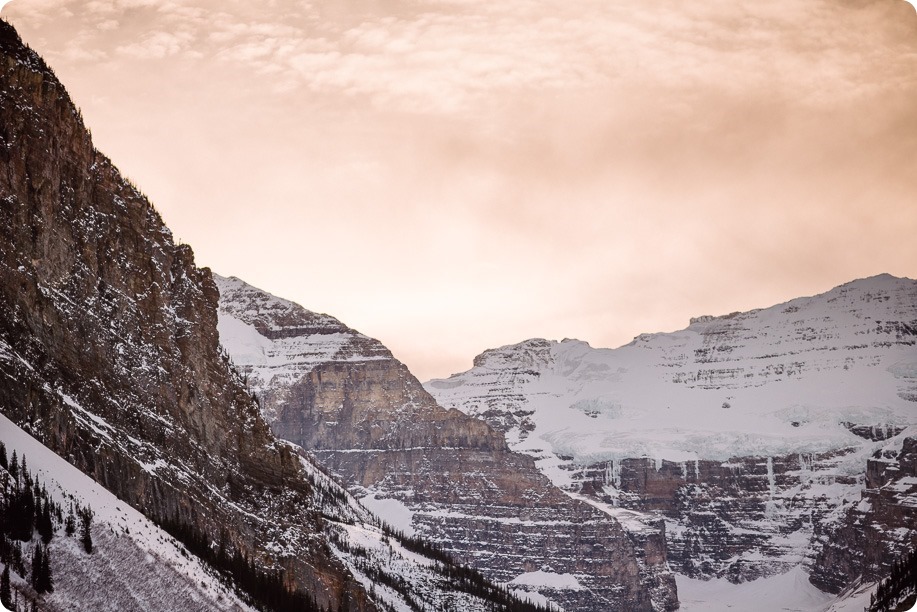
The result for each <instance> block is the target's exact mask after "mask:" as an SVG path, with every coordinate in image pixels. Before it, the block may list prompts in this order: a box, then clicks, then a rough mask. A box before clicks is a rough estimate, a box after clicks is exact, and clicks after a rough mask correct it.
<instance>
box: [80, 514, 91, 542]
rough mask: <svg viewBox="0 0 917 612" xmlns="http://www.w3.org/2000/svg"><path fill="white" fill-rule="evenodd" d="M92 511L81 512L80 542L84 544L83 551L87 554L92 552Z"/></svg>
mask: <svg viewBox="0 0 917 612" xmlns="http://www.w3.org/2000/svg"><path fill="white" fill-rule="evenodd" d="M91 528H92V509H91V508H88V507H87V508H84V509H82V510H80V542H82V543H83V549H84V550H85V551H86V552H87V553H91V552H92V532H91Z"/></svg>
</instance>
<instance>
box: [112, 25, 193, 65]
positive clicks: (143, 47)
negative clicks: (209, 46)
mask: <svg viewBox="0 0 917 612" xmlns="http://www.w3.org/2000/svg"><path fill="white" fill-rule="evenodd" d="M191 38H192V37H191V36H189V35H181V34H173V33H171V32H153V33H151V34H147V35H146V36H144V37H143V39H142V40H140V41H139V42H136V43H131V44H128V45H123V46H120V47H118V48H117V52H118V53H120V54H122V55H127V56H131V57H136V58H139V59H161V58H164V57H168V56H170V55H176V54H178V53H180V52H181V51H183V50H184V49H185V47H186V46H187V45H188V43H189V41H190V39H191Z"/></svg>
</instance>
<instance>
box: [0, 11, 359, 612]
mask: <svg viewBox="0 0 917 612" xmlns="http://www.w3.org/2000/svg"><path fill="white" fill-rule="evenodd" d="M0 52H2V55H0V73H2V74H0V79H2V81H0V119H2V121H0V165H2V168H3V172H2V173H0V203H2V204H0V278H2V282H0V409H2V410H3V412H4V414H6V415H7V416H9V417H10V418H11V419H12V420H13V421H14V422H16V423H17V424H19V425H21V426H22V427H23V428H25V429H26V430H27V431H29V432H30V433H32V434H33V435H34V436H36V437H37V438H39V439H40V440H42V441H43V442H44V443H45V444H46V445H47V446H48V447H50V448H52V449H53V450H54V451H55V452H57V453H58V454H60V455H62V456H63V457H65V458H67V459H68V460H69V461H70V462H71V463H73V464H74V465H76V466H77V467H79V468H80V469H81V470H82V471H84V472H85V473H87V474H89V475H91V476H92V477H93V478H94V479H95V480H96V481H97V482H99V483H101V484H103V485H104V486H105V487H106V488H107V489H109V490H110V491H112V492H113V493H115V494H116V495H117V496H118V497H120V498H122V499H124V500H126V501H128V502H129V503H130V504H131V505H133V506H134V507H136V508H139V509H141V510H142V511H143V512H144V513H145V514H147V515H148V516H150V517H151V518H154V519H155V520H157V521H158V522H163V521H174V522H176V523H180V524H182V525H185V526H187V528H188V529H190V530H193V531H194V532H197V533H200V534H203V535H204V536H205V537H208V538H210V539H212V540H214V541H215V540H216V539H217V538H218V535H219V533H220V532H221V531H226V532H227V533H228V534H230V537H231V541H232V546H233V548H235V549H238V550H240V551H242V552H244V553H245V554H246V555H247V556H249V557H252V558H255V559H257V560H258V561H259V563H260V564H262V565H263V567H267V568H281V567H282V568H284V569H286V571H287V574H286V575H287V580H288V584H289V587H290V588H297V589H300V590H302V591H303V592H306V593H310V594H314V596H315V597H316V599H317V600H318V602H319V603H320V604H321V605H329V604H332V605H338V604H339V603H341V602H342V601H344V600H347V601H349V602H350V607H351V608H352V609H354V610H362V609H369V608H371V607H372V606H371V605H370V604H369V603H368V601H367V598H366V596H365V594H364V593H363V589H362V588H361V587H360V586H359V585H358V584H356V582H355V581H354V580H353V579H352V578H351V577H350V575H349V573H348V572H347V571H346V570H345V568H344V567H343V565H342V564H341V563H340V562H339V561H338V560H337V559H335V558H334V557H333V556H332V555H331V554H330V553H329V552H328V548H327V546H326V542H325V539H324V536H323V535H322V533H321V526H322V523H321V518H320V517H319V515H318V513H317V512H315V511H314V510H313V508H312V507H311V504H310V503H304V501H303V500H305V499H309V498H310V491H309V483H308V480H307V479H306V478H305V477H304V475H303V474H302V470H301V468H300V460H299V458H298V457H297V456H296V455H295V454H294V453H292V452H291V451H290V449H289V448H288V447H287V446H285V445H283V444H279V443H277V441H276V440H275V439H274V437H273V436H272V435H271V432H270V430H269V428H268V427H267V426H266V425H265V423H264V421H263V419H262V418H261V417H260V414H259V413H258V410H257V406H256V405H255V403H254V402H253V401H252V399H251V397H250V396H249V391H248V390H246V389H245V387H244V385H243V384H242V382H241V381H240V380H239V378H238V376H237V375H236V374H235V373H234V372H233V370H232V369H231V368H230V367H229V365H228V360H227V359H226V358H225V356H224V355H222V354H221V350H220V346H219V338H218V334H217V329H216V325H217V315H216V303H217V298H218V293H217V290H216V287H215V286H214V284H213V281H212V280H211V278H210V273H209V271H207V270H202V269H198V268H196V267H195V266H194V259H193V254H192V252H191V249H190V248H189V247H187V246H184V245H177V244H175V243H174V242H173V240H172V236H171V234H170V232H169V230H168V229H167V228H166V227H165V226H164V225H163V223H162V220H161V219H160V217H159V215H158V214H157V213H156V211H155V210H154V209H153V208H152V206H151V205H150V204H149V202H148V201H147V200H146V198H145V197H144V196H143V195H142V194H140V193H139V192H138V191H137V189H135V188H134V187H133V186H132V185H131V184H130V183H129V182H128V181H126V180H125V179H124V178H123V177H122V176H121V175H120V174H119V172H118V171H117V169H116V168H115V167H114V166H113V165H112V164H111V162H110V161H109V160H108V159H107V158H105V157H104V156H103V155H102V154H100V153H99V152H98V151H96V150H95V149H94V148H93V146H92V142H91V140H90V137H89V134H88V132H87V130H86V129H85V127H84V125H83V123H82V120H81V118H80V116H79V113H78V112H77V111H76V109H75V108H74V106H73V104H72V102H71V101H70V99H69V97H68V95H67V93H66V91H65V90H64V88H63V86H62V85H61V84H60V82H59V81H58V80H57V79H56V78H55V76H54V74H53V73H52V72H51V70H50V69H49V68H48V67H47V66H46V65H45V64H44V62H43V61H42V60H41V59H40V58H38V56H37V55H35V54H34V53H33V52H31V51H30V50H28V49H27V48H26V47H25V46H24V45H23V44H22V43H21V42H20V40H19V37H18V35H17V34H16V32H15V31H14V30H13V28H12V27H11V26H10V25H8V24H6V23H0Z"/></svg>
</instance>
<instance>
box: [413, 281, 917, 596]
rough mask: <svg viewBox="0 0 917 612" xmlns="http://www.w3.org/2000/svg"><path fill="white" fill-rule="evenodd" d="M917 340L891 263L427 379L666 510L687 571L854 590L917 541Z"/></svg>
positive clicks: (569, 482)
mask: <svg viewBox="0 0 917 612" xmlns="http://www.w3.org/2000/svg"><path fill="white" fill-rule="evenodd" d="M915 342H917V282H915V281H913V280H910V279H905V278H895V277H892V276H889V275H881V276H876V277H873V278H867V279H863V280H857V281H853V282H850V283H847V284H845V285H842V286H840V287H837V288H835V289H832V290H831V291H829V292H827V293H824V294H822V295H817V296H815V297H807V298H799V299H794V300H791V301H789V302H787V303H785V304H780V305H777V306H773V307H770V308H765V309H761V310H754V311H750V312H744V313H733V314H730V315H726V316H718V317H713V316H704V317H699V318H696V319H692V320H691V324H690V325H689V326H688V327H687V328H686V329H684V330H681V331H678V332H674V333H660V334H644V335H641V336H638V337H637V338H635V339H634V340H633V341H632V342H631V343H630V344H628V345H626V346H622V347H620V348H617V349H595V348H592V347H590V346H589V345H588V344H587V343H585V342H581V341H577V340H564V341H562V342H555V341H548V340H541V339H536V340H527V341H525V342H522V343H519V344H516V345H512V346H505V347H501V348H498V349H493V350H488V351H485V352H484V353H482V354H481V355H479V356H478V357H476V358H475V360H474V367H473V368H472V369H471V370H469V371H467V372H464V373H461V374H456V375H453V376H451V377H449V378H446V379H440V380H432V381H430V382H428V383H426V385H425V387H426V389H427V390H428V391H429V392H430V393H431V394H432V395H433V396H434V397H435V398H436V400H437V401H438V402H439V403H440V404H442V405H443V406H446V407H450V408H456V409H458V410H461V411H462V412H464V413H466V414H468V415H472V416H476V417H479V418H481V419H483V420H485V421H487V422H488V423H490V424H491V425H492V426H493V427H494V428H495V429H496V430H498V431H500V432H502V433H503V435H504V436H505V439H506V441H507V443H508V444H509V446H510V448H512V449H513V450H516V451H518V452H521V453H525V454H527V455H529V456H530V457H532V458H533V459H534V460H535V461H536V464H537V465H538V467H539V469H540V470H541V472H542V473H543V474H545V475H547V476H548V477H549V478H550V479H551V481H552V482H553V483H554V484H556V485H557V486H558V487H561V488H563V489H564V490H566V491H568V492H570V493H571V494H573V495H577V496H582V497H584V498H588V499H591V500H594V501H596V502H602V503H605V504H608V505H611V506H613V507H616V508H626V509H631V510H636V511H640V512H649V513H652V514H653V515H654V516H657V517H659V518H660V519H663V520H664V521H665V523H666V536H667V539H666V542H667V546H668V562H669V565H670V567H671V568H672V569H673V570H675V571H676V572H678V573H679V574H680V575H682V576H684V577H690V578H701V579H724V580H728V581H730V582H732V583H735V584H740V583H743V582H746V581H750V580H755V579H757V578H762V577H769V576H776V575H778V574H784V573H786V572H789V571H791V570H793V571H796V570H795V569H794V568H799V567H801V569H802V570H803V571H804V572H805V573H806V574H807V575H808V579H809V580H810V581H811V582H812V583H813V584H814V585H816V586H817V587H819V588H820V589H821V590H822V591H826V592H828V593H841V592H848V591H850V590H851V589H855V588H857V587H858V586H860V585H862V584H865V583H872V582H875V581H877V580H879V579H881V578H882V577H883V576H886V575H887V574H888V573H889V572H890V570H891V567H892V564H893V563H894V562H895V560H896V559H899V558H900V557H901V556H902V555H903V554H904V553H905V552H906V551H907V550H909V549H911V550H912V549H913V548H914V546H915V544H917V471H915V465H917V346H915ZM682 584H687V582H686V580H685V579H683V578H680V579H679V585H682ZM680 588H681V586H680Z"/></svg>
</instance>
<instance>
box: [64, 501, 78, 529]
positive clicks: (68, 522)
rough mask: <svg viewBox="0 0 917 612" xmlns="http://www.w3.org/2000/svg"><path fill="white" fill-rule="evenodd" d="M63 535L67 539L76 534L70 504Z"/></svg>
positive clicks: (74, 520) (74, 519)
mask: <svg viewBox="0 0 917 612" xmlns="http://www.w3.org/2000/svg"><path fill="white" fill-rule="evenodd" d="M64 533H66V534H67V537H70V536H72V535H73V534H74V533H76V518H75V517H74V516H73V504H72V503H71V504H70V512H68V513H67V519H66V520H65V521H64Z"/></svg>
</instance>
